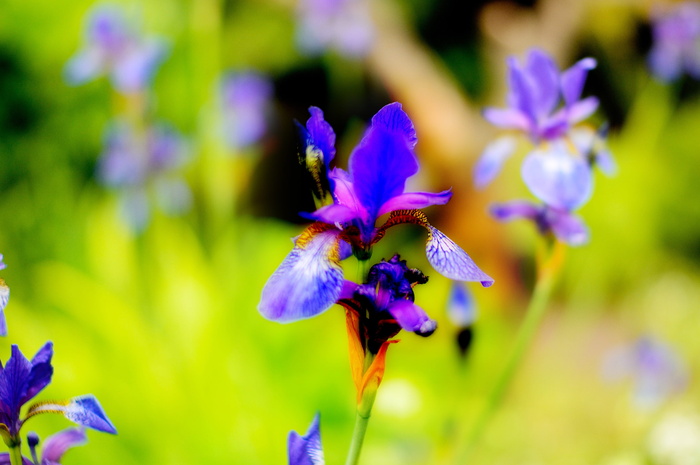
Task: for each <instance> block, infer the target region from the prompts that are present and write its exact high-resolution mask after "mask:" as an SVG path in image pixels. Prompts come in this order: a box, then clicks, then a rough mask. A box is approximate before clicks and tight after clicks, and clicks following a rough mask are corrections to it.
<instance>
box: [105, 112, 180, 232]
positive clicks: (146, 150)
mask: <svg viewBox="0 0 700 465" xmlns="http://www.w3.org/2000/svg"><path fill="white" fill-rule="evenodd" d="M105 145H106V147H105V150H104V152H103V153H102V155H101V157H100V160H99V165H98V177H99V179H100V180H101V181H102V183H103V184H104V185H106V186H108V187H112V188H115V189H118V190H120V194H121V203H122V209H123V212H124V215H125V217H126V219H127V220H128V222H129V223H130V224H131V225H132V226H133V227H134V228H135V229H137V230H140V229H142V228H143V227H144V226H145V225H146V224H147V223H148V219H149V210H150V207H149V203H150V202H149V196H150V195H153V196H154V197H155V200H156V203H157V205H158V206H159V207H160V208H161V209H162V210H163V211H164V212H165V213H167V214H178V213H181V212H183V211H185V210H187V209H188V208H189V206H190V203H191V193H190V190H189V187H188V186H187V184H186V183H185V181H184V179H182V177H181V174H180V173H179V171H178V170H179V169H180V168H181V167H182V166H183V165H184V164H185V163H186V161H187V159H188V153H187V148H186V145H185V142H184V140H183V138H182V136H180V134H178V133H177V132H176V131H175V130H174V129H172V128H171V127H169V126H167V125H165V124H158V125H154V126H151V127H148V128H145V129H143V130H139V129H137V128H135V127H133V126H131V125H130V124H128V123H126V122H123V121H120V122H117V123H115V124H114V125H113V126H112V128H110V130H109V131H108V133H107V137H106V144H105Z"/></svg>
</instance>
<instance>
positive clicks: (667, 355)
mask: <svg viewBox="0 0 700 465" xmlns="http://www.w3.org/2000/svg"><path fill="white" fill-rule="evenodd" d="M603 374H604V375H605V377H606V378H607V379H609V380H611V381H620V380H622V379H632V382H633V384H634V399H635V401H636V402H637V404H638V405H640V406H642V407H653V406H655V405H658V404H659V403H661V402H662V401H664V400H665V399H667V398H668V397H669V396H671V395H672V394H675V393H678V392H680V391H681V390H682V389H683V388H685V386H686V384H687V381H688V369H687V367H686V366H685V364H684V363H683V361H682V360H681V358H680V357H679V356H678V354H676V353H675V352H674V351H673V349H672V348H671V347H670V346H668V345H667V344H665V343H663V342H661V341H659V340H657V339H654V338H652V337H649V336H645V337H640V338H639V339H638V340H637V341H636V342H635V343H634V344H632V345H630V346H627V347H622V348H618V349H616V350H614V351H612V352H611V353H610V354H609V355H608V357H607V358H606V359H605V361H604V364H603Z"/></svg>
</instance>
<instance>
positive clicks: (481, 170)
mask: <svg viewBox="0 0 700 465" xmlns="http://www.w3.org/2000/svg"><path fill="white" fill-rule="evenodd" d="M515 146H516V141H515V138H514V137H511V136H504V137H499V138H498V139H496V140H495V141H493V142H491V143H490V144H489V145H487V146H486V148H485V149H484V152H483V153H482V154H481V157H480V158H479V160H478V161H477V162H476V166H475V167H474V185H475V186H476V188H477V189H483V188H484V187H486V186H487V185H488V184H490V183H491V181H493V179H494V178H495V177H496V176H497V175H498V173H499V172H500V171H501V167H502V166H503V163H504V162H505V161H506V160H507V159H508V158H509V157H510V156H511V155H512V154H513V152H514V151H515Z"/></svg>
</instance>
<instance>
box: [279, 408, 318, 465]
mask: <svg viewBox="0 0 700 465" xmlns="http://www.w3.org/2000/svg"><path fill="white" fill-rule="evenodd" d="M287 449H288V451H289V465H324V464H325V463H326V461H325V460H324V458H323V449H322V448H321V431H320V430H319V415H318V414H316V416H315V417H314V419H313V421H312V422H311V426H309V430H308V431H307V432H306V435H304V436H299V434H298V433H297V432H296V431H290V432H289V439H288V441H287Z"/></svg>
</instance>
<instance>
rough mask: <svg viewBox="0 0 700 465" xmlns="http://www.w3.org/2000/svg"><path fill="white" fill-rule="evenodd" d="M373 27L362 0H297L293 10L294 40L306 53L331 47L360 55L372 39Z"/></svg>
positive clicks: (357, 56) (367, 49)
mask: <svg viewBox="0 0 700 465" xmlns="http://www.w3.org/2000/svg"><path fill="white" fill-rule="evenodd" d="M374 36H375V29H374V24H373V23H372V19H371V15H370V11H369V4H368V3H367V2H366V1H365V0H301V1H300V2H299V7H298V11H297V43H298V44H299V47H300V48H301V50H302V51H303V52H305V53H307V54H311V55H315V54H320V53H323V52H325V51H326V50H328V49H333V50H335V51H337V52H339V53H340V54H342V55H343V56H346V57H350V58H361V57H363V56H365V55H367V53H368V52H369V51H370V49H371V47H372V44H373V43H374Z"/></svg>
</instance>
